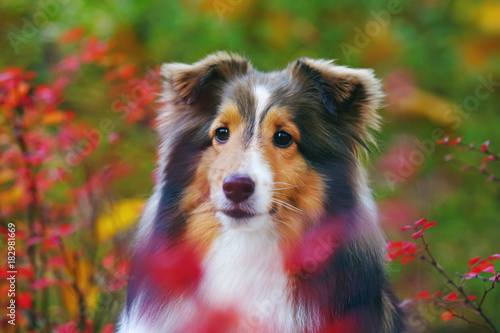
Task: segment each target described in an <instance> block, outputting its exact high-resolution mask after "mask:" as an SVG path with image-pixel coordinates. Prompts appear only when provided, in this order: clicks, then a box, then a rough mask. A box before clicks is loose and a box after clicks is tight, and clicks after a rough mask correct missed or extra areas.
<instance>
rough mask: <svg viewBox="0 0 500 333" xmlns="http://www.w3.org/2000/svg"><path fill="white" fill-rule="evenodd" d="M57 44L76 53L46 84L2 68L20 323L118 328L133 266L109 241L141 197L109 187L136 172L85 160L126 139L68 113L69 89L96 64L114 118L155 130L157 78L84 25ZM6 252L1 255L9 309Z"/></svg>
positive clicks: (0, 165)
mask: <svg viewBox="0 0 500 333" xmlns="http://www.w3.org/2000/svg"><path fill="white" fill-rule="evenodd" d="M60 43H61V45H62V47H63V48H66V49H67V50H70V51H71V54H69V55H67V56H65V57H63V58H62V59H61V60H60V61H58V62H57V63H56V65H55V66H54V67H53V68H52V69H51V70H50V72H49V73H46V74H44V76H43V78H41V79H40V77H39V73H37V72H35V71H30V70H25V69H23V68H15V67H11V68H5V69H3V70H2V71H1V72H0V203H1V206H0V229H1V232H2V233H3V234H4V235H5V236H6V239H7V237H8V234H9V232H10V231H11V230H9V229H12V228H10V227H12V226H13V229H15V240H14V242H15V251H13V255H15V264H14V265H15V266H12V267H11V269H10V270H11V271H14V270H15V271H17V274H16V288H15V289H16V290H15V293H16V297H15V299H16V305H17V311H16V314H15V316H16V321H15V322H16V327H17V329H20V330H21V331H37V332H54V331H55V332H58V333H63V332H80V331H81V332H112V331H113V325H114V323H113V322H110V320H113V321H114V320H115V318H116V315H117V313H118V312H119V311H120V310H121V308H122V306H123V301H124V289H125V286H126V280H127V278H128V271H129V263H128V256H127V247H126V245H127V244H126V243H124V240H121V241H120V240H117V239H114V240H113V241H111V239H112V238H113V237H114V236H115V235H116V233H117V232H119V231H122V230H124V229H126V228H127V227H129V225H130V224H131V223H132V222H133V221H134V220H135V219H136V216H137V215H138V213H139V212H140V210H141V209H142V205H143V200H142V199H141V200H138V199H128V200H121V201H113V200H111V193H110V190H109V189H110V187H111V186H112V184H113V183H114V182H115V181H116V180H117V179H120V178H122V177H124V176H126V175H128V173H129V171H130V170H131V167H130V166H128V165H127V163H124V162H123V161H119V160H115V161H104V163H102V162H101V163H100V164H99V163H96V162H92V163H88V162H87V161H88V160H89V159H90V158H91V157H92V155H93V154H94V152H95V151H96V150H97V149H99V148H100V147H101V146H105V147H107V149H113V148H112V147H113V146H114V145H116V144H119V142H120V140H121V137H122V134H119V133H117V132H115V131H114V130H113V128H114V127H115V126H114V124H113V123H112V121H111V120H109V119H104V120H103V121H102V122H101V124H100V126H99V127H97V128H96V127H94V126H92V125H91V124H89V123H87V122H86V121H84V120H83V119H82V118H83V117H82V115H81V114H77V112H75V111H72V110H71V109H70V108H69V107H68V105H71V103H68V102H67V99H66V97H67V90H68V89H70V88H71V85H72V83H73V82H74V81H75V80H78V79H79V74H78V73H79V72H80V71H82V70H84V69H85V67H89V66H90V67H93V68H94V70H97V71H100V72H102V75H103V76H104V77H105V79H106V80H107V81H108V82H109V92H108V93H109V96H110V105H111V109H112V111H113V112H115V113H116V114H117V115H119V116H120V117H121V118H122V119H124V120H125V121H126V122H127V123H129V124H130V126H133V124H134V123H137V122H139V121H140V122H143V123H146V124H148V125H149V126H153V122H152V119H153V116H154V111H153V110H154V109H153V108H154V106H153V103H154V100H155V99H156V94H157V92H158V89H157V87H158V86H157V85H155V84H156V82H157V81H158V80H157V77H158V74H157V71H156V70H151V71H150V72H148V73H146V74H145V75H139V74H138V73H137V72H136V66H135V65H134V64H133V63H131V62H130V60H129V59H127V56H126V55H124V54H121V53H118V52H114V51H113V47H112V42H111V41H102V40H98V39H96V38H95V37H93V36H85V33H84V31H83V29H82V28H77V29H75V30H72V31H69V32H68V33H66V34H65V35H64V36H62V37H61V38H60ZM103 122H104V123H103ZM8 227H9V228H8ZM2 242H3V240H2ZM3 248H4V247H3V245H2V249H3ZM9 251H10V250H9ZM2 252H4V251H3V250H2ZM14 252H15V253H14ZM6 254H7V253H2V256H1V257H0V266H1V269H0V276H1V280H0V303H1V305H2V308H3V309H5V306H7V305H8V302H9V299H8V297H7V295H8V289H9V284H8V283H7V280H6V278H7V255H6ZM9 319H10V318H9V317H6V316H5V315H4V311H2V318H1V322H0V326H1V327H2V328H1V329H0V330H2V331H3V330H4V329H6V328H10V329H12V328H14V327H13V326H11V325H8V323H7V321H8V320H9Z"/></svg>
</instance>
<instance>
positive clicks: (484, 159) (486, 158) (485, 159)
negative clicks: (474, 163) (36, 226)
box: [481, 155, 496, 163]
mask: <svg viewBox="0 0 500 333" xmlns="http://www.w3.org/2000/svg"><path fill="white" fill-rule="evenodd" d="M495 158H496V157H495V155H488V156H487V157H485V158H483V160H482V161H481V162H483V163H486V162H488V161H493V160H494V159H495Z"/></svg>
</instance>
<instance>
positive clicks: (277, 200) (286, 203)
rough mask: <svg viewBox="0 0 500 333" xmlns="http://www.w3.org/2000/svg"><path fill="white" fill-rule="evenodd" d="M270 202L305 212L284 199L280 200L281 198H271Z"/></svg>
mask: <svg viewBox="0 0 500 333" xmlns="http://www.w3.org/2000/svg"><path fill="white" fill-rule="evenodd" d="M272 202H274V203H275V204H278V205H281V206H282V207H284V208H288V209H290V210H293V211H296V212H299V213H303V214H305V212H304V211H303V210H302V209H300V208H297V207H295V206H294V205H292V204H290V203H288V202H285V201H282V200H279V199H276V198H273V199H272Z"/></svg>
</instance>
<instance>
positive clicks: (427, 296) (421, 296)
mask: <svg viewBox="0 0 500 333" xmlns="http://www.w3.org/2000/svg"><path fill="white" fill-rule="evenodd" d="M415 298H418V299H430V298H431V296H430V294H429V290H424V291H422V292H420V293H418V294H416V295H415Z"/></svg>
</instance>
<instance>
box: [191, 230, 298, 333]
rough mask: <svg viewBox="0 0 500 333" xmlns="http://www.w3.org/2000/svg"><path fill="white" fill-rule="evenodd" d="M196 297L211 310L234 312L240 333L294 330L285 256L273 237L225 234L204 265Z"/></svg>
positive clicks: (254, 234) (243, 233) (234, 232)
mask: <svg viewBox="0 0 500 333" xmlns="http://www.w3.org/2000/svg"><path fill="white" fill-rule="evenodd" d="M200 292H201V296H202V298H203V299H204V300H205V302H207V303H208V304H209V305H212V306H216V307H222V308H228V309H232V310H236V311H237V312H238V313H239V314H240V316H241V317H240V327H241V329H243V331H274V330H277V331H289V332H292V331H293V329H292V327H294V326H296V325H294V322H295V320H294V317H295V315H294V313H295V311H294V306H293V304H292V295H291V292H290V286H289V281H288V277H287V274H286V272H285V271H284V265H283V256H282V254H281V252H280V250H279V246H278V242H277V239H276V236H274V235H273V234H267V233H245V232H238V231H233V230H229V231H227V230H226V231H224V233H223V234H222V235H221V237H220V238H218V239H216V240H215V241H214V243H213V246H212V248H211V250H210V252H209V254H208V256H207V258H206V259H205V261H204V275H203V280H202V284H201V288H200ZM271 322H272V323H273V327H269V324H270V323H271Z"/></svg>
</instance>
